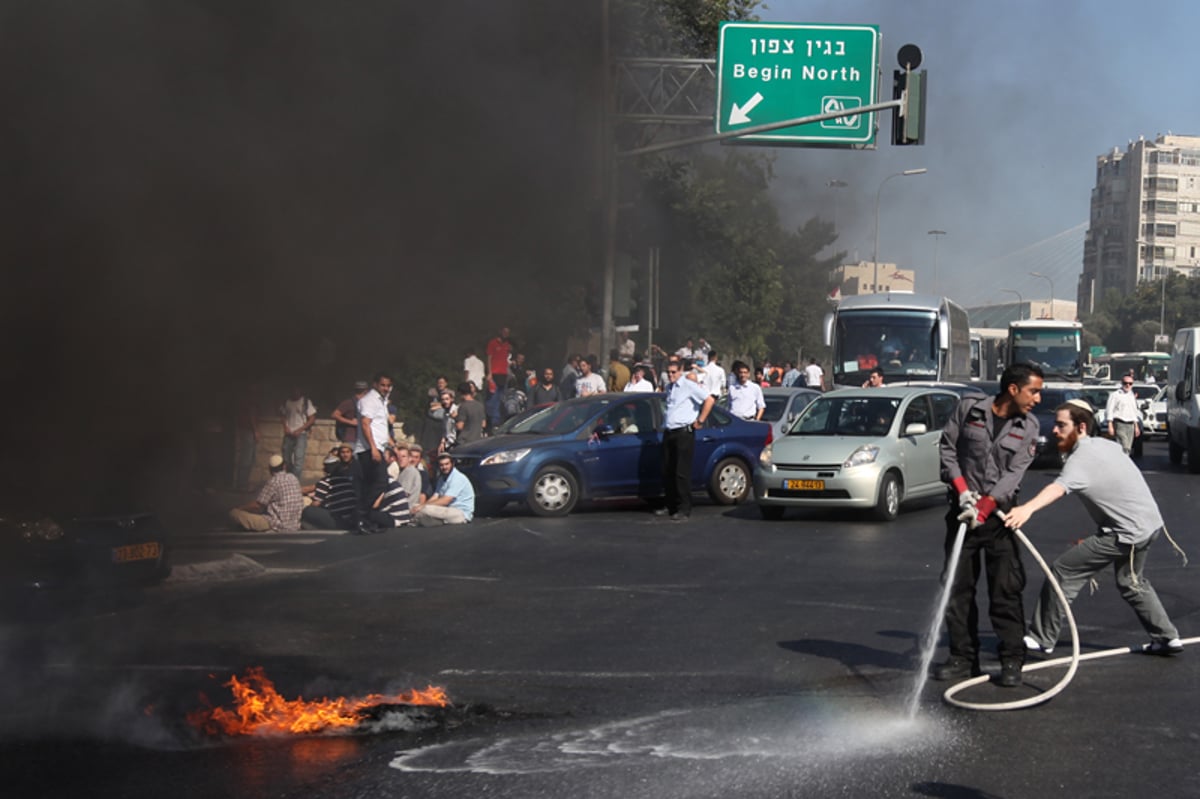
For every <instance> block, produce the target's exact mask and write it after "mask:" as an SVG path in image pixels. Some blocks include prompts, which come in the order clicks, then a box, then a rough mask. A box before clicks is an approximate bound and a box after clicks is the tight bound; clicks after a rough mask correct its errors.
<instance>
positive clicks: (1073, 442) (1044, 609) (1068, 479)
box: [1004, 399, 1186, 655]
mask: <svg viewBox="0 0 1200 799" xmlns="http://www.w3.org/2000/svg"><path fill="white" fill-rule="evenodd" d="M1095 423H1096V420H1095V417H1094V416H1093V415H1092V408H1091V406H1090V405H1088V404H1087V403H1086V402H1085V401H1083V400H1078V399H1074V400H1070V401H1069V402H1066V403H1063V404H1062V405H1059V406H1058V408H1057V409H1056V410H1055V413H1054V437H1055V438H1056V439H1057V440H1058V450H1059V452H1062V453H1063V454H1064V455H1066V460H1065V461H1064V462H1063V467H1062V472H1060V473H1059V475H1058V477H1057V478H1056V479H1055V480H1054V482H1053V483H1050V484H1049V485H1047V486H1046V487H1045V488H1043V489H1042V490H1041V491H1040V492H1038V495H1037V496H1035V497H1034V498H1033V499H1031V500H1029V501H1028V502H1026V503H1025V504H1023V505H1018V506H1017V507H1015V508H1013V509H1012V510H1011V511H1009V513H1008V518H1007V519H1005V522H1004V523H1005V524H1006V525H1007V526H1008V527H1010V528H1012V529H1014V530H1015V529H1018V528H1020V527H1023V526H1024V525H1025V524H1026V523H1028V521H1029V519H1030V518H1031V517H1032V516H1033V514H1034V513H1036V512H1037V511H1038V510H1041V509H1042V508H1044V507H1046V506H1047V505H1049V504H1051V503H1052V502H1056V501H1057V500H1059V499H1060V498H1062V497H1064V496H1066V495H1067V494H1077V495H1078V496H1079V499H1080V501H1081V502H1083V506H1084V508H1086V509H1087V512H1088V514H1089V515H1091V517H1092V519H1093V520H1094V521H1095V522H1096V528H1097V529H1096V532H1095V533H1093V534H1092V535H1091V536H1090V537H1088V538H1085V539H1083V540H1081V541H1079V543H1077V544H1076V545H1075V546H1073V547H1072V548H1070V549H1068V550H1067V551H1066V552H1064V553H1063V554H1062V555H1059V556H1058V559H1057V560H1055V561H1054V566H1053V567H1052V571H1053V572H1054V578H1055V579H1056V580H1057V581H1058V583H1059V585H1060V586H1061V587H1062V591H1063V595H1064V596H1066V598H1067V602H1074V601H1075V597H1076V596H1077V595H1078V594H1079V591H1080V589H1082V588H1083V587H1084V586H1085V585H1087V582H1088V580H1090V579H1092V578H1093V577H1094V576H1095V575H1097V574H1099V573H1100V572H1101V571H1102V570H1104V569H1106V568H1108V567H1109V566H1112V567H1113V573H1114V576H1115V577H1116V581H1117V589H1118V590H1119V591H1120V592H1121V598H1122V599H1124V600H1125V601H1126V602H1128V603H1129V606H1130V607H1131V608H1133V612H1134V613H1135V614H1137V617H1138V621H1139V622H1141V625H1142V629H1144V630H1145V631H1146V633H1147V635H1149V636H1150V643H1148V644H1145V645H1143V646H1142V651H1143V652H1146V653H1148V654H1151V655H1175V654H1178V653H1180V652H1182V651H1183V642H1182V641H1181V640H1180V639H1179V630H1178V629H1177V628H1176V627H1175V625H1174V624H1172V623H1171V619H1170V617H1169V616H1167V611H1166V610H1165V609H1164V608H1163V604H1162V601H1161V600H1159V598H1158V594H1157V593H1156V592H1155V591H1154V587H1153V586H1151V585H1150V581H1149V580H1148V579H1146V577H1145V575H1144V574H1143V573H1142V570H1143V568H1144V567H1145V565H1146V555H1147V553H1148V550H1149V549H1150V544H1152V543H1153V542H1154V540H1155V539H1157V538H1158V536H1159V534H1160V533H1166V525H1165V524H1164V523H1163V518H1162V513H1160V512H1159V509H1158V503H1157V502H1155V501H1154V495H1153V494H1151V493H1150V487H1149V486H1148V485H1146V478H1145V477H1144V476H1143V475H1142V473H1141V470H1139V469H1138V468H1137V466H1135V465H1134V464H1133V461H1131V460H1129V459H1128V458H1125V457H1122V456H1120V455H1118V454H1117V445H1116V444H1114V443H1113V442H1111V441H1106V440H1104V439H1102V438H1096V437H1094V436H1092V435H1091V432H1092V428H1093V426H1094V425H1095ZM1167 540H1168V541H1170V540H1171V536H1170V534H1169V533H1168V534H1167ZM1171 543H1172V544H1173V545H1174V544H1175V542H1174V541H1171ZM1175 548H1176V549H1177V550H1178V549H1179V547H1178V545H1175ZM1179 551H1180V554H1181V555H1182V554H1183V552H1182V550H1179ZM1185 562H1186V558H1185ZM1062 617H1063V611H1062V608H1061V607H1060V606H1059V603H1058V599H1057V597H1056V596H1055V595H1054V590H1053V588H1051V586H1050V583H1049V581H1048V580H1047V581H1046V583H1044V584H1043V585H1042V591H1041V595H1040V596H1039V597H1038V602H1037V606H1036V607H1035V608H1034V610H1033V621H1032V622H1030V625H1029V635H1027V636H1026V637H1025V647H1026V648H1027V649H1030V650H1032V651H1034V652H1040V653H1042V654H1046V655H1048V654H1050V652H1051V651H1052V650H1053V649H1054V645H1055V644H1056V643H1057V642H1058V634H1059V632H1060V631H1061V630H1062Z"/></svg>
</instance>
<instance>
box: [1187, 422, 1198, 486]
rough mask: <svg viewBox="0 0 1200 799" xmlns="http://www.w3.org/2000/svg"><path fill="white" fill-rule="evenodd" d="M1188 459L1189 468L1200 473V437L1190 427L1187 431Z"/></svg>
mask: <svg viewBox="0 0 1200 799" xmlns="http://www.w3.org/2000/svg"><path fill="white" fill-rule="evenodd" d="M1187 461H1188V462H1187V470H1188V471H1189V472H1191V473H1192V474H1200V437H1198V436H1197V435H1196V431H1195V430H1193V429H1191V428H1190V427H1189V428H1188V431H1187Z"/></svg>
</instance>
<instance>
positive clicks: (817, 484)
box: [783, 480, 825, 491]
mask: <svg viewBox="0 0 1200 799" xmlns="http://www.w3.org/2000/svg"><path fill="white" fill-rule="evenodd" d="M783 487H784V488H786V489H788V490H790V491H824V490H825V481H824V480H784V481H783Z"/></svg>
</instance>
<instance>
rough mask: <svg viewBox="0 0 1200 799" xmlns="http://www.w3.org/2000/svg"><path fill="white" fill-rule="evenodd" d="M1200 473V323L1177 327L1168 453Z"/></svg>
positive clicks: (1169, 382) (1169, 391)
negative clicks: (1185, 459) (1185, 458)
mask: <svg viewBox="0 0 1200 799" xmlns="http://www.w3.org/2000/svg"><path fill="white" fill-rule="evenodd" d="M1185 452H1186V453H1187V465H1188V471H1189V472H1191V473H1192V474H1200V327H1183V328H1180V329H1179V330H1176V331H1175V344H1174V346H1172V347H1171V363H1170V365H1169V366H1168V367H1167V454H1168V455H1169V456H1170V458H1171V463H1174V464H1180V463H1182V462H1183V455H1184V453H1185Z"/></svg>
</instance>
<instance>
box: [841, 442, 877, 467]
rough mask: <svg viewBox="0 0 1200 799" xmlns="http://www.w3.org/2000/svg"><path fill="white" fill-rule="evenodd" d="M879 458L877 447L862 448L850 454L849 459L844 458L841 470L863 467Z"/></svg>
mask: <svg viewBox="0 0 1200 799" xmlns="http://www.w3.org/2000/svg"><path fill="white" fill-rule="evenodd" d="M878 457H879V447H875V446H869V445H868V446H862V447H859V448H858V449H856V450H854V452H851V453H850V457H849V458H846V462H845V463H843V464H842V468H843V469H849V468H851V467H853V466H865V465H866V464H868V463H874V462H875V459H876V458H878Z"/></svg>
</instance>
